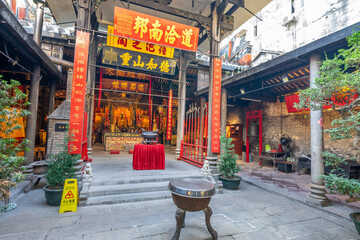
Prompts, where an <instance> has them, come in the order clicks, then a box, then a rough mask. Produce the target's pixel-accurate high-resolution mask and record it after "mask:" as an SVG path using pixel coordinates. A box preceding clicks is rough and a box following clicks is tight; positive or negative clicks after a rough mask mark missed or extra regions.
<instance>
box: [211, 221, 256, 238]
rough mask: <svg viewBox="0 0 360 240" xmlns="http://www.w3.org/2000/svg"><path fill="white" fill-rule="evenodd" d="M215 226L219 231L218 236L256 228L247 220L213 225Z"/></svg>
mask: <svg viewBox="0 0 360 240" xmlns="http://www.w3.org/2000/svg"><path fill="white" fill-rule="evenodd" d="M213 228H214V229H215V231H216V232H217V233H218V236H230V235H235V234H239V233H242V232H251V231H254V230H255V229H256V228H254V226H251V225H250V224H249V223H247V222H246V221H241V222H234V223H231V224H219V225H213Z"/></svg>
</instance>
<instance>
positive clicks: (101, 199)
mask: <svg viewBox="0 0 360 240" xmlns="http://www.w3.org/2000/svg"><path fill="white" fill-rule="evenodd" d="M169 198H171V193H170V192H169V191H157V192H151V193H149V192H146V193H131V194H119V195H108V196H98V197H89V198H88V200H87V203H86V206H94V205H107V204H118V203H129V202H142V201H152V200H159V199H169Z"/></svg>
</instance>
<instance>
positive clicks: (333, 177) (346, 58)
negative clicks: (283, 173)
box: [297, 32, 360, 234]
mask: <svg viewBox="0 0 360 240" xmlns="http://www.w3.org/2000/svg"><path fill="white" fill-rule="evenodd" d="M347 42H348V48H347V49H341V50H339V51H338V54H337V55H336V56H334V58H332V59H329V58H327V57H326V58H325V60H324V61H323V62H322V63H321V66H320V74H319V77H318V78H316V79H315V84H316V88H308V89H305V90H302V91H300V94H299V97H300V102H299V104H298V105H297V107H298V108H304V107H309V108H311V109H314V110H320V109H322V106H323V105H331V106H332V109H333V110H334V111H337V112H338V113H339V115H338V116H339V117H338V118H336V119H334V120H333V121H332V127H331V128H329V129H326V130H325V133H328V134H329V135H330V139H331V140H332V141H341V140H347V139H351V138H352V139H353V142H352V147H353V149H352V150H353V151H355V152H357V155H358V154H359V150H360V145H359V143H360V95H359V90H360V32H356V33H354V34H352V35H351V36H350V37H348V38H347ZM323 157H324V159H325V166H329V167H331V168H332V171H331V172H330V174H328V175H324V176H322V178H323V179H324V181H325V186H326V188H327V189H329V190H330V192H337V193H339V194H343V195H347V196H349V199H348V200H347V201H356V200H359V197H360V183H359V180H357V179H348V178H346V177H345V176H344V175H343V174H342V171H341V168H342V166H344V165H345V164H346V161H345V160H346V159H353V157H352V156H350V154H349V153H342V156H339V155H337V154H335V153H334V152H328V151H325V152H323ZM356 160H357V162H358V163H359V159H356ZM350 217H351V218H352V219H353V220H354V223H355V226H356V229H357V231H358V233H359V234H360V222H359V220H360V213H359V212H357V213H352V214H350ZM358 224H359V225H358Z"/></svg>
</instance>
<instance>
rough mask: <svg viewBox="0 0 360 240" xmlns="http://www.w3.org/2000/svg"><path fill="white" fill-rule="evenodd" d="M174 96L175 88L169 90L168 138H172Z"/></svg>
mask: <svg viewBox="0 0 360 240" xmlns="http://www.w3.org/2000/svg"><path fill="white" fill-rule="evenodd" d="M172 98H173V90H170V91H169V104H168V115H167V129H166V140H171V130H172V128H171V125H172V102H173V99H172Z"/></svg>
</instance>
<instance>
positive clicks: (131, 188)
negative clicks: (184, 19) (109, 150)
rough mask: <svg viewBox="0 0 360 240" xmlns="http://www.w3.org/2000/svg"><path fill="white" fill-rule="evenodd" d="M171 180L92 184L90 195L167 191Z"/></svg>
mask: <svg viewBox="0 0 360 240" xmlns="http://www.w3.org/2000/svg"><path fill="white" fill-rule="evenodd" d="M168 185H169V181H164V182H140V183H129V184H118V185H102V186H93V185H91V186H90V189H89V192H88V196H89V197H94V196H107V195H118V194H127V193H141V192H154V191H166V190H167V189H168Z"/></svg>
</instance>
